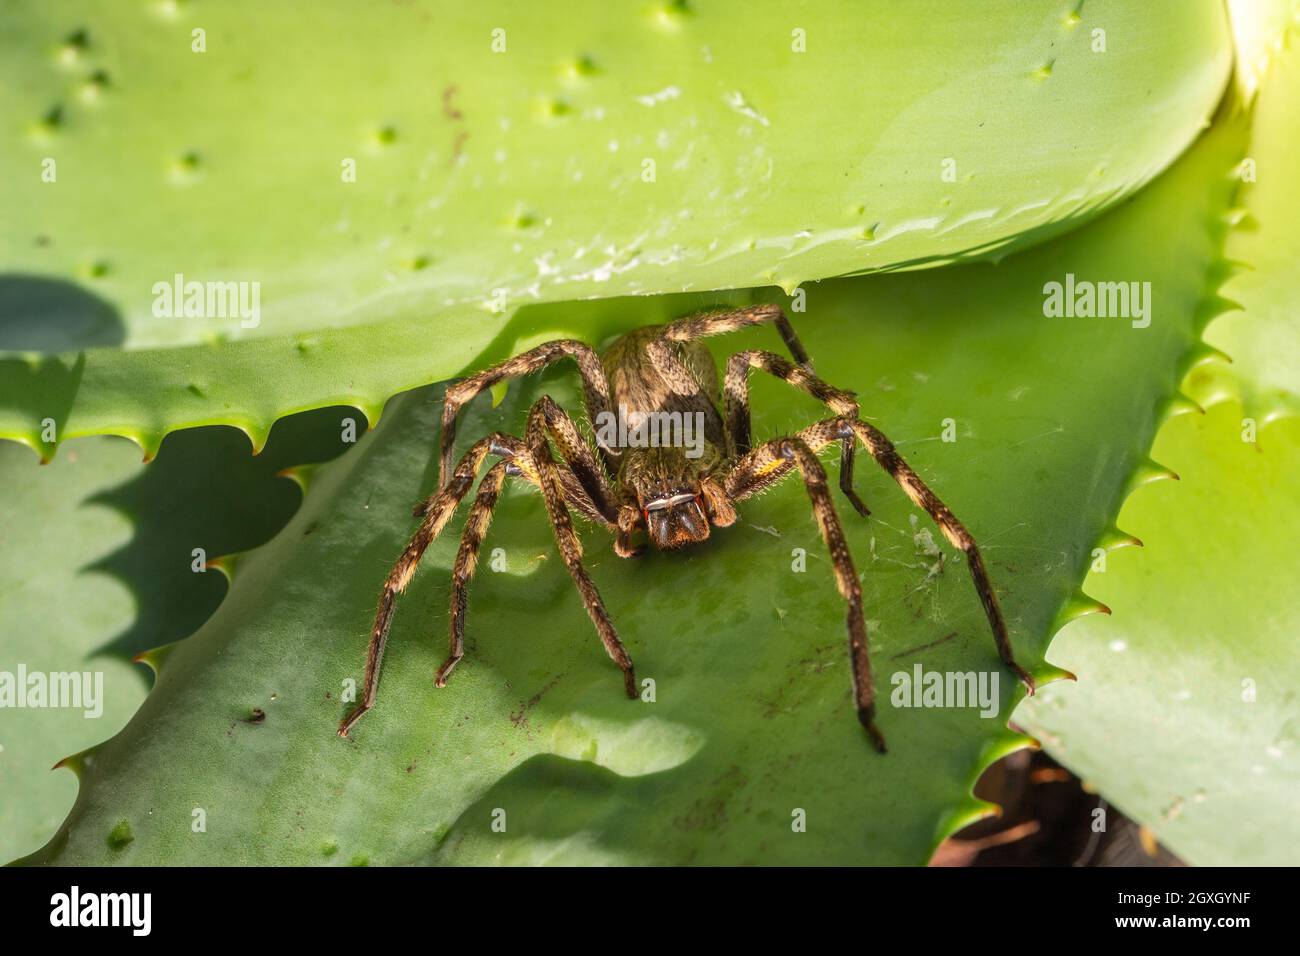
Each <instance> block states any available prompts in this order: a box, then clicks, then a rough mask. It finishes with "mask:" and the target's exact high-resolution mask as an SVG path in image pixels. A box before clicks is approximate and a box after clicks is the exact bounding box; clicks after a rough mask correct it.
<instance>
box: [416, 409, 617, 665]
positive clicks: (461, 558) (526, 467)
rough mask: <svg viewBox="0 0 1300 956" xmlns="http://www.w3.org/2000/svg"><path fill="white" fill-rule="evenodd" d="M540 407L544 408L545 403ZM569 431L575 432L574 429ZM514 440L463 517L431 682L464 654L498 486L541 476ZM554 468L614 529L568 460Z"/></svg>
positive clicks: (570, 496) (577, 498)
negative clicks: (441, 652) (441, 658)
mask: <svg viewBox="0 0 1300 956" xmlns="http://www.w3.org/2000/svg"><path fill="white" fill-rule="evenodd" d="M543 402H545V403H549V404H550V405H552V406H554V403H553V402H551V400H550V399H549V398H545V399H543V401H542V402H539V403H538V404H539V405H542V404H543ZM543 407H544V408H545V405H543ZM556 407H558V406H556ZM566 419H567V416H566ZM570 425H572V422H570ZM573 434H574V435H576V434H577V433H576V431H574V432H573ZM517 444H518V447H517V448H516V449H515V452H514V456H513V457H512V458H509V459H505V460H502V461H499V462H497V463H496V464H495V465H493V466H492V467H491V468H489V469H488V472H487V474H485V475H484V476H483V480H482V481H481V482H479V487H478V493H477V494H476V495H475V497H474V504H473V506H472V507H471V509H470V513H469V518H468V519H467V520H466V522H465V529H464V531H463V532H462V533H461V539H460V547H459V549H458V550H457V552H456V561H455V564H454V565H453V566H452V572H451V605H450V607H451V614H450V621H449V627H448V630H449V635H448V637H449V640H448V652H447V660H446V661H445V662H444V663H443V665H442V666H441V667H440V668H438V673H437V676H436V677H435V679H434V684H435V685H436V686H438V687H445V686H447V679H448V678H449V677H450V676H451V672H452V671H453V670H454V669H455V667H456V665H457V664H458V663H460V661H461V659H462V658H463V657H464V656H465V616H466V612H467V609H468V605H469V583H470V580H471V579H472V578H473V577H474V571H475V570H476V568H477V566H478V555H479V550H480V548H481V547H482V544H483V539H484V538H485V537H486V536H487V531H488V527H489V526H490V525H491V523H492V514H493V511H494V510H495V508H496V505H497V502H498V501H499V500H500V495H501V489H502V487H503V486H504V485H505V480H506V478H510V477H515V478H522V479H524V480H526V481H528V482H530V483H532V484H534V485H538V486H539V487H540V485H541V479H540V476H539V474H538V471H537V469H536V467H535V466H534V464H533V461H532V456H531V455H529V454H528V452H527V451H525V450H524V447H523V443H522V442H518V443H517ZM584 447H585V446H584ZM588 454H590V451H588ZM555 468H556V472H557V477H558V478H559V479H560V485H561V490H562V492H563V498H564V500H565V501H566V502H568V503H569V504H571V505H572V506H574V507H575V508H577V509H578V510H579V511H580V512H582V513H583V514H584V515H586V516H587V517H589V518H590V519H591V520H593V521H595V522H597V523H601V524H605V525H606V526H607V527H609V528H610V529H611V530H614V529H615V528H616V526H615V525H613V524H611V523H609V522H607V521H606V520H605V518H604V517H603V516H602V515H601V514H600V512H599V511H598V510H597V509H596V506H595V504H594V503H593V502H592V501H591V499H590V498H589V497H588V495H587V492H586V490H585V488H584V487H583V485H582V483H581V482H580V481H579V479H578V476H577V475H575V474H574V472H573V471H572V470H571V469H570V467H569V465H568V462H565V463H563V464H562V463H559V462H556V463H555Z"/></svg>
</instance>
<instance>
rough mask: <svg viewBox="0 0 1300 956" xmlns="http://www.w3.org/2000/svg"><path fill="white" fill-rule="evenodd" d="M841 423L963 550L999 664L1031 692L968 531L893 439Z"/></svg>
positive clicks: (861, 426)
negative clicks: (1010, 671)
mask: <svg viewBox="0 0 1300 956" xmlns="http://www.w3.org/2000/svg"><path fill="white" fill-rule="evenodd" d="M845 424H846V425H847V426H848V427H850V428H852V429H853V431H854V432H855V433H856V434H857V436H858V437H859V438H860V439H862V444H863V445H865V446H866V448H867V451H869V452H870V453H871V455H872V457H873V458H875V459H876V461H878V462H879V463H880V467H881V468H883V469H885V471H886V472H888V473H889V475H890V477H892V478H893V479H894V480H895V481H896V482H898V484H899V487H901V488H902V489H903V491H904V492H905V493H906V494H907V497H909V498H911V499H912V502H913V503H914V504H915V505H916V506H917V507H919V508H922V509H924V510H925V513H926V514H928V515H929V516H930V517H931V519H933V521H934V523H935V524H937V525H938V526H939V530H940V531H942V532H943V536H944V537H945V538H947V539H948V541H949V543H951V544H952V546H953V547H954V548H960V549H961V550H962V551H964V552H965V553H966V563H967V564H969V565H970V574H971V578H972V579H973V580H974V582H975V591H976V593H978V594H979V596H980V603H981V604H983V605H984V614H985V615H986V616H987V617H988V619H989V626H990V627H991V628H992V629H993V642H994V643H995V644H996V645H997V648H998V656H1000V657H1001V658H1002V663H1003V664H1005V665H1006V666H1007V667H1009V668H1010V669H1011V670H1012V671H1014V672H1015V674H1016V676H1017V677H1019V678H1020V682H1021V683H1022V684H1024V685H1025V689H1026V690H1027V691H1028V692H1029V693H1030V694H1031V695H1032V694H1033V693H1034V686H1035V685H1034V678H1033V677H1032V676H1030V674H1029V672H1028V671H1026V670H1025V669H1024V668H1023V667H1021V666H1020V665H1019V664H1018V663H1016V656H1015V653H1014V652H1013V651H1012V649H1011V640H1010V638H1009V637H1008V636H1007V622H1006V619H1005V618H1003V616H1002V607H1001V605H999V604H998V596H997V594H996V593H994V591H993V585H992V584H991V583H990V582H989V574H988V571H987V570H986V569H985V567H984V558H983V557H982V556H981V555H980V549H979V546H978V545H976V543H975V539H974V538H973V537H972V536H971V533H970V532H969V531H967V530H966V527H965V525H963V524H962V523H961V522H960V521H958V520H957V516H956V515H954V514H953V513H952V512H951V511H950V510H948V506H947V505H945V504H944V503H943V502H942V501H940V500H939V498H938V496H936V495H935V493H934V492H933V491H931V490H930V489H929V488H928V487H927V486H926V484H925V482H923V481H922V480H921V479H920V478H919V477H917V474H916V472H914V471H913V470H912V469H911V467H910V466H909V465H908V464H907V462H905V461H904V460H903V458H902V456H901V455H899V454H898V452H897V450H895V448H894V445H893V443H892V442H890V440H889V439H888V438H886V437H885V436H884V435H883V434H882V433H881V432H880V431H879V430H878V429H876V428H873V427H872V426H871V425H868V424H867V423H866V422H864V421H860V420H853V421H846V422H845Z"/></svg>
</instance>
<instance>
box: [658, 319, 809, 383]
mask: <svg viewBox="0 0 1300 956" xmlns="http://www.w3.org/2000/svg"><path fill="white" fill-rule="evenodd" d="M767 322H772V323H774V324H775V325H776V329H777V331H778V332H780V333H781V340H782V341H783V342H785V347H786V348H788V349H789V350H790V354H791V355H793V356H794V360H795V361H796V362H798V363H799V364H800V365H802V366H804V367H805V368H807V369H811V368H812V363H811V362H810V361H809V360H808V353H807V352H806V351H805V350H804V347H803V343H802V342H800V341H799V336H797V335H796V334H795V331H794V327H793V326H791V325H790V320H789V319H788V318H786V315H785V312H784V311H783V310H782V309H781V307H780V306H779V305H751V306H747V307H745V308H743V309H726V310H720V311H716V312H703V313H700V314H699V315H691V316H687V317H686V318H684V319H678V320H677V321H676V322H670V323H668V325H666V326H664V330H663V335H662V337H663V338H665V339H667V340H668V341H670V342H692V341H694V340H695V339H702V338H707V337H708V336H710V335H724V334H725V333H727V332H735V331H737V330H739V329H744V328H748V327H749V326H752V325H763V324H765V323H767Z"/></svg>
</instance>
